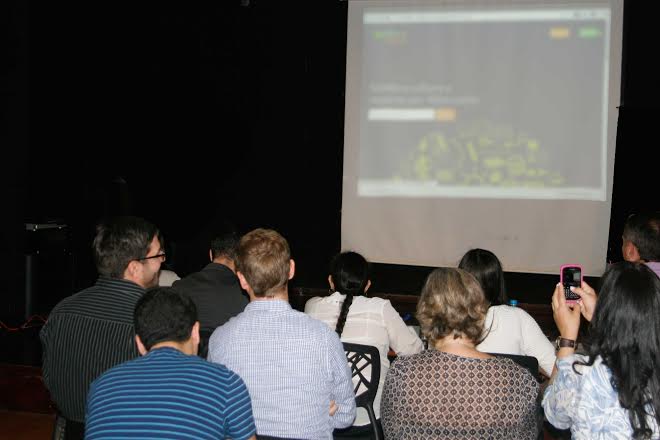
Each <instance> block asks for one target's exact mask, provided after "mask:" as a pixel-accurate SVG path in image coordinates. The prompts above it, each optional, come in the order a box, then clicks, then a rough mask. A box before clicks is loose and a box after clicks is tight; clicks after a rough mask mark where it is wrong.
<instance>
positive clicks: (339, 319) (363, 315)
mask: <svg viewBox="0 0 660 440" xmlns="http://www.w3.org/2000/svg"><path fill="white" fill-rule="evenodd" d="M328 283H329V284H330V290H331V291H332V292H333V293H332V294H331V295H329V296H326V297H316V298H311V299H310V300H309V301H307V304H305V313H307V314H308V315H310V316H312V317H314V318H316V319H319V320H321V321H323V322H325V323H326V324H328V326H330V327H332V328H334V329H335V331H336V332H337V334H338V335H339V337H340V338H341V340H342V341H343V342H352V343H355V344H363V345H372V346H374V347H376V348H378V351H379V353H380V366H381V372H380V384H379V385H378V393H377V394H376V398H375V400H374V411H375V412H376V417H378V418H380V399H381V392H382V386H383V383H384V382H385V377H386V376H387V370H388V369H389V366H390V362H389V360H388V359H387V353H388V351H389V349H390V348H392V349H393V350H394V351H395V352H396V353H397V355H409V354H415V353H419V352H420V351H422V348H423V345H422V341H421V340H420V339H419V337H418V336H417V334H416V333H415V332H414V331H413V330H411V329H409V328H408V327H407V326H406V324H405V323H404V322H403V320H402V319H401V316H399V313H398V312H397V311H396V310H394V307H392V304H391V303H390V301H389V300H386V299H383V298H377V297H373V298H368V297H367V296H366V295H365V294H366V292H367V290H368V289H369V287H370V286H371V280H370V279H369V263H368V262H367V260H366V259H365V258H364V257H363V256H362V255H360V254H358V253H356V252H342V253H340V254H338V255H336V256H335V257H334V258H333V259H332V261H331V263H330V275H329V276H328ZM368 424H369V417H368V416H367V412H366V411H365V410H364V409H363V408H358V412H357V417H356V418H355V423H354V426H364V425H368Z"/></svg>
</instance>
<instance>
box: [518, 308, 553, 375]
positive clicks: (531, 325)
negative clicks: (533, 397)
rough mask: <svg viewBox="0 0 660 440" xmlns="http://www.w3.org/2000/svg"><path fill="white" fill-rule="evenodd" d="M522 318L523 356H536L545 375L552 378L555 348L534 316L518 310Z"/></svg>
mask: <svg viewBox="0 0 660 440" xmlns="http://www.w3.org/2000/svg"><path fill="white" fill-rule="evenodd" d="M516 310H517V311H518V315H519V317H520V324H521V325H520V335H521V338H522V339H521V344H522V347H521V348H522V354H524V355H526V356H534V357H535V358H536V359H537V360H538V361H539V367H540V369H541V371H542V372H543V374H545V375H546V376H548V377H550V376H551V375H552V369H553V366H554V365H555V360H556V356H555V347H554V345H553V344H552V342H550V340H549V339H548V338H547V337H546V336H545V334H543V331H541V327H539V325H538V323H537V322H536V321H535V320H534V318H533V317H532V316H530V315H529V313H527V312H526V311H524V310H523V309H520V308H516Z"/></svg>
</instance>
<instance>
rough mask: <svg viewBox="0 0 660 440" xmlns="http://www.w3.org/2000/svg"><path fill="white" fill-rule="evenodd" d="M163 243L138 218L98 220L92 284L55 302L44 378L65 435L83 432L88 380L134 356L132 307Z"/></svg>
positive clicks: (161, 256)
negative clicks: (99, 221)
mask: <svg viewBox="0 0 660 440" xmlns="http://www.w3.org/2000/svg"><path fill="white" fill-rule="evenodd" d="M163 246H164V242H163V239H162V236H161V234H160V232H159V230H158V228H156V226H154V225H153V224H151V223H149V222H148V221H146V220H144V219H142V218H139V217H128V216H126V217H117V218H114V219H111V220H109V221H107V222H104V223H102V224H100V225H98V226H97V228H96V236H95V238H94V242H93V245H92V248H93V253H94V260H95V262H96V269H97V271H98V273H99V278H98V280H97V281H96V284H95V285H94V286H92V287H89V288H87V289H84V290H82V291H81V292H78V293H77V294H75V295H72V296H70V297H68V298H65V299H64V300H62V301H61V302H60V303H59V304H57V305H56V306H55V308H53V310H52V311H51V313H50V314H49V316H48V321H47V322H46V324H45V325H44V327H43V328H42V329H41V333H40V337H41V343H42V347H43V366H42V368H43V377H44V382H45V384H46V387H47V388H48V390H49V391H50V395H51V399H52V400H53V401H54V402H55V404H56V405H57V409H58V411H59V413H60V414H61V415H62V416H63V417H64V418H65V420H66V428H65V432H66V437H65V438H67V439H69V438H82V436H83V431H84V425H83V423H84V420H85V400H86V396H87V390H88V388H89V385H90V383H91V382H92V381H93V380H94V379H96V378H97V377H98V376H99V375H100V374H102V373H103V372H105V371H106V370H107V369H109V368H111V367H113V366H115V365H117V364H119V363H122V362H124V361H127V360H129V359H133V358H135V357H137V355H138V353H137V350H136V348H135V344H134V342H133V336H134V334H135V331H134V328H133V309H134V308H135V304H136V303H137V301H138V299H140V297H142V295H143V294H144V292H145V289H148V288H150V287H155V286H157V285H158V271H159V270H160V265H161V263H162V262H163V261H165V253H164V252H163Z"/></svg>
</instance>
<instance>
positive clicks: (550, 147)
mask: <svg viewBox="0 0 660 440" xmlns="http://www.w3.org/2000/svg"><path fill="white" fill-rule="evenodd" d="M609 19H610V16H609V10H607V9H602V8H601V9H599V8H594V9H528V10H520V9H517V10H504V11H503V10H493V11H481V12H478V13H474V12H470V11H447V10H443V11H438V10H434V9H419V10H415V11H408V12H405V13H403V12H399V11H397V10H388V9H382V8H368V9H366V10H365V13H364V15H363V37H362V38H363V42H362V69H361V72H362V73H361V74H362V78H361V82H362V87H361V90H362V92H361V97H360V99H361V105H360V109H361V130H360V149H359V170H358V173H359V177H358V195H360V196H380V197H383V196H396V197H419V196H421V197H433V196H437V197H489V198H491V197H496V198H497V197H502V198H562V199H566V198H569V199H570V198H572V199H585V200H604V199H605V189H606V174H607V173H606V151H607V148H606V145H607V140H606V133H607V116H608V115H607V109H606V103H607V99H608V96H607V93H608V84H607V83H608V75H607V72H608V70H607V68H608V62H609V60H608V59H607V54H608V53H609V47H608V41H609V37H608V32H609Z"/></svg>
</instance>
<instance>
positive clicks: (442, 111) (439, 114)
mask: <svg viewBox="0 0 660 440" xmlns="http://www.w3.org/2000/svg"><path fill="white" fill-rule="evenodd" d="M435 119H436V121H442V122H451V121H455V120H456V109H455V108H453V107H444V108H439V109H437V110H436V111H435Z"/></svg>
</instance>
